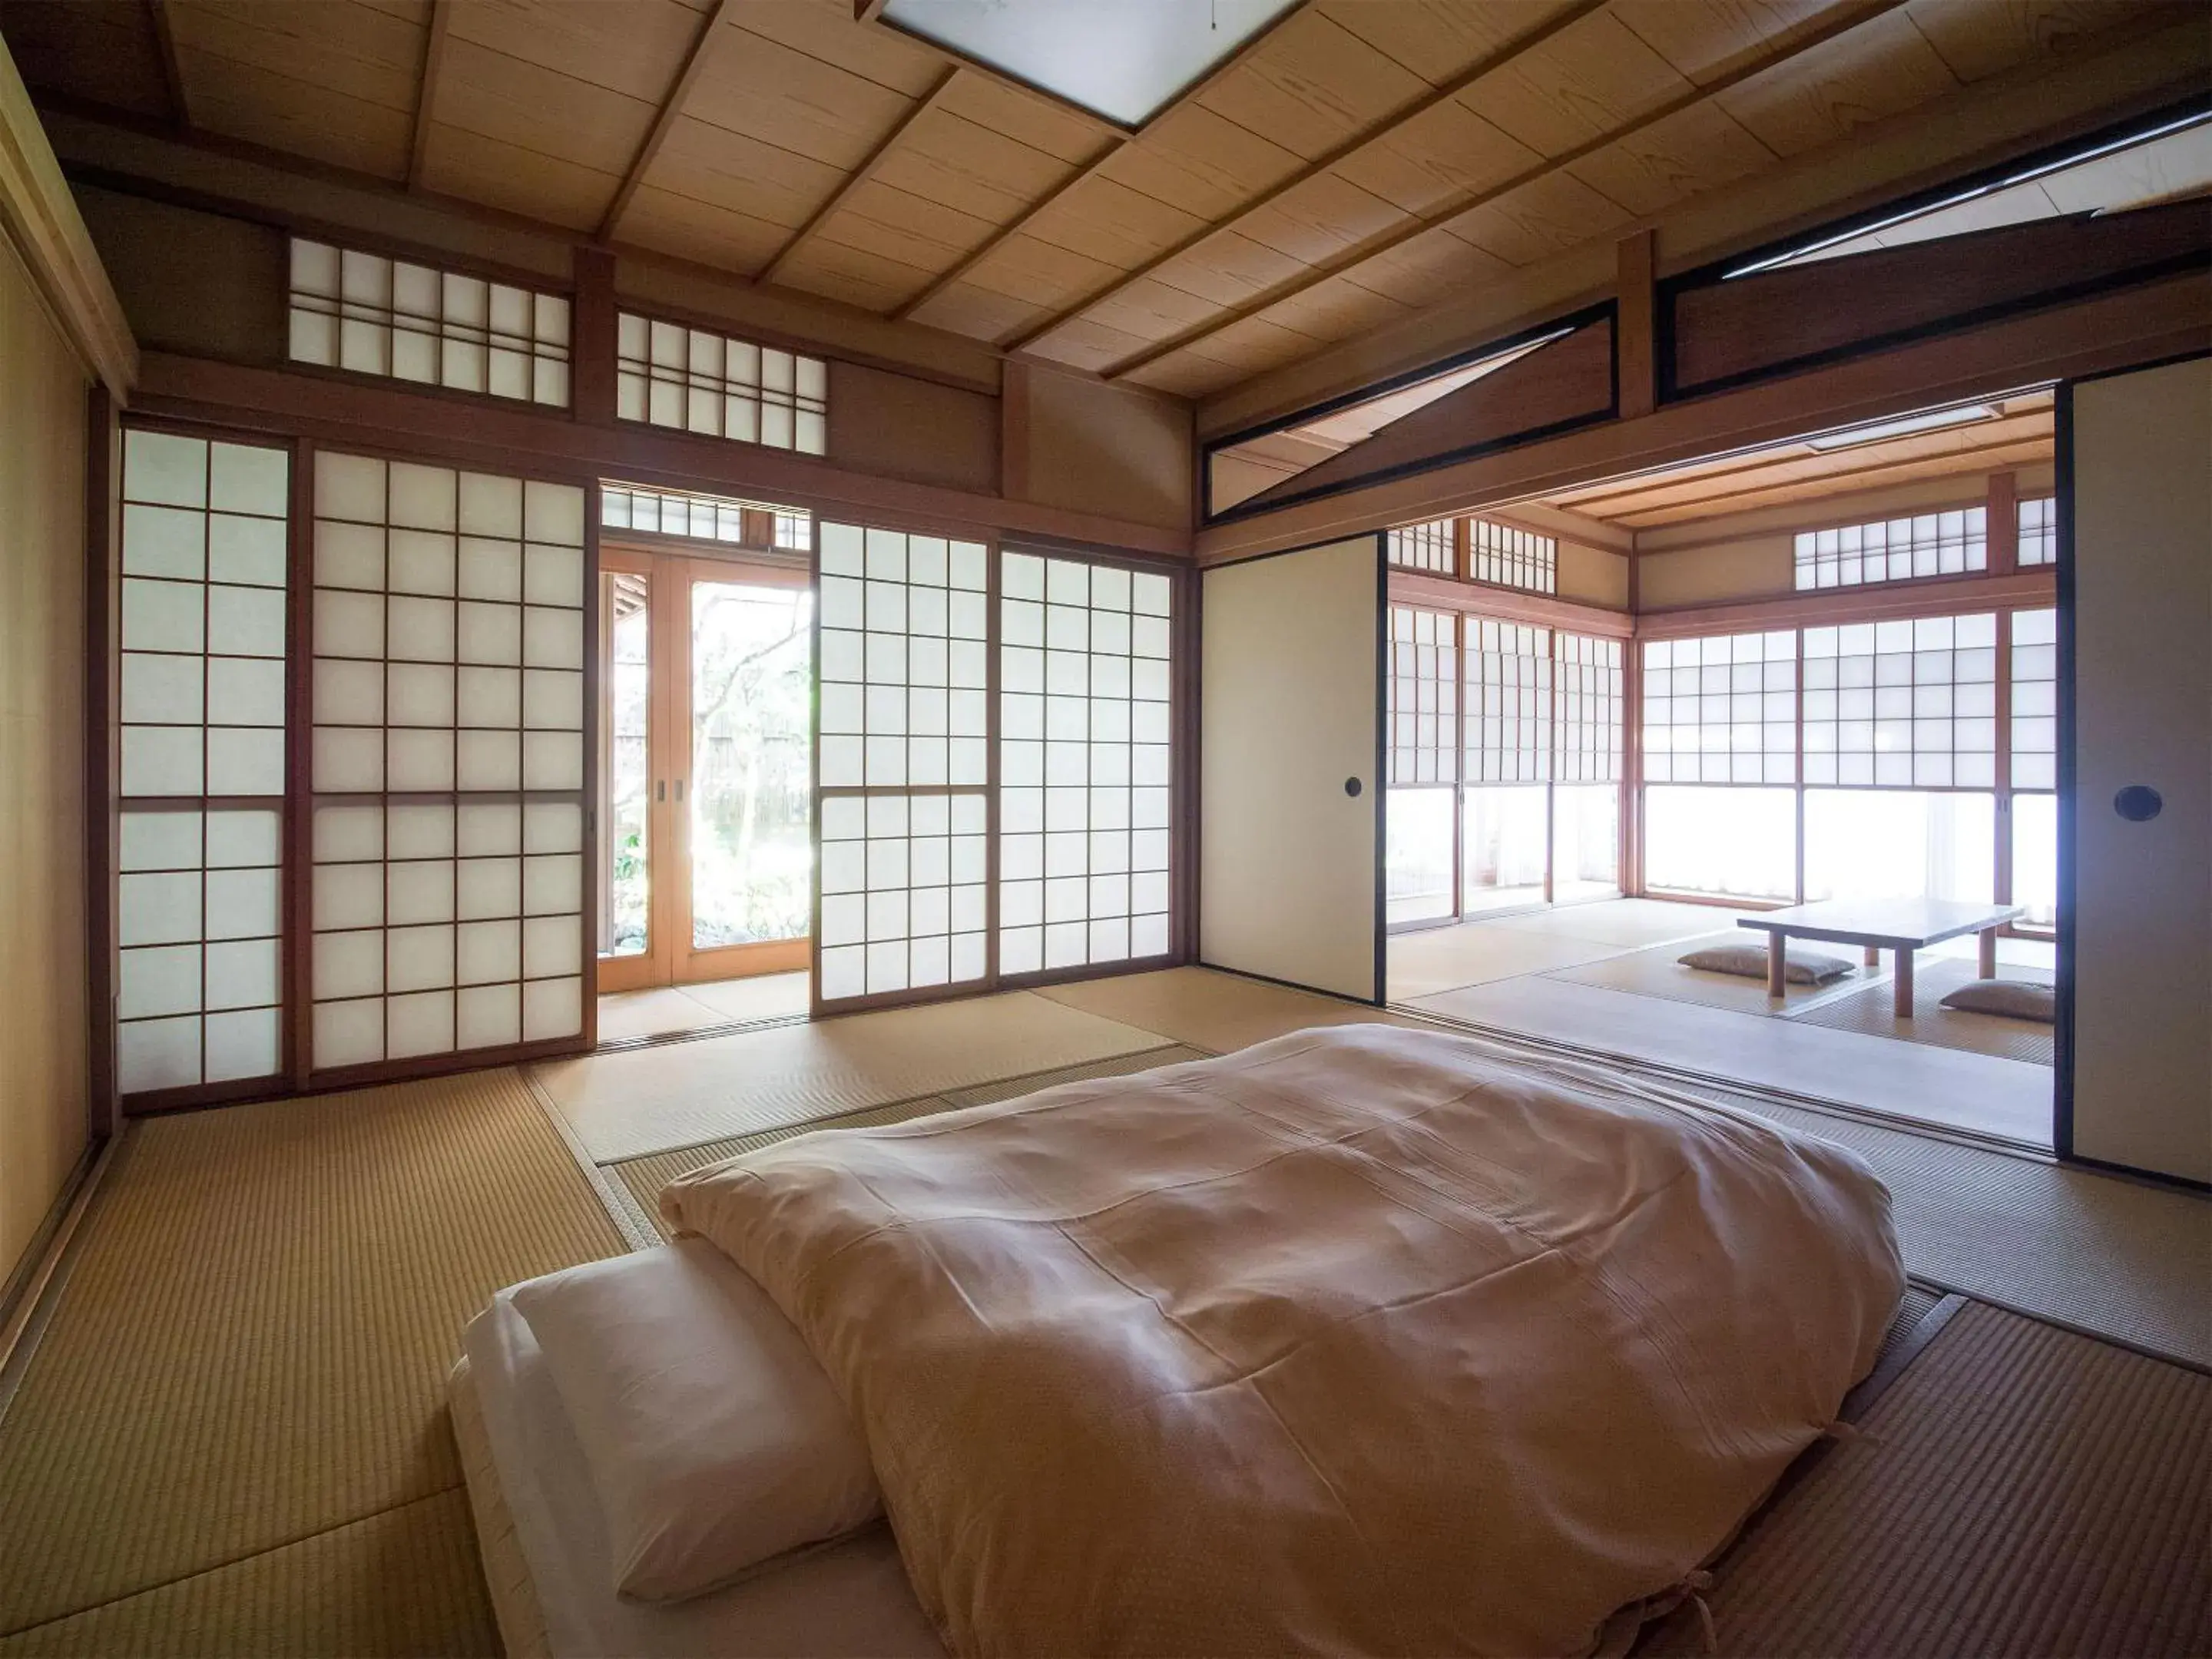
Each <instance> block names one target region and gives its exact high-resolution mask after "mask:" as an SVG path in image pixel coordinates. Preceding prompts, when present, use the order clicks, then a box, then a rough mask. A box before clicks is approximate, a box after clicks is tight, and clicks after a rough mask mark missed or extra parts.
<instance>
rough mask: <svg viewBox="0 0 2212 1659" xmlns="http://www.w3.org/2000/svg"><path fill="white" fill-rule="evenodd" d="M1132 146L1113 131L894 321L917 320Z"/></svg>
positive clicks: (900, 308) (899, 310) (936, 278)
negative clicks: (917, 315) (917, 314)
mask: <svg viewBox="0 0 2212 1659" xmlns="http://www.w3.org/2000/svg"><path fill="white" fill-rule="evenodd" d="M1128 142H1129V135H1128V134H1127V133H1126V132H1122V131H1118V130H1109V131H1108V132H1107V134H1106V142H1105V143H1103V144H1101V145H1100V146H1099V147H1098V149H1096V150H1095V151H1093V152H1092V153H1091V159H1090V160H1089V161H1079V162H1078V163H1077V164H1076V165H1075V166H1074V167H1073V168H1072V169H1070V170H1069V172H1068V173H1067V175H1066V177H1065V178H1063V179H1061V180H1060V182H1059V183H1058V184H1056V185H1054V186H1053V187H1052V188H1051V189H1050V190H1048V191H1046V192H1045V193H1044V194H1043V195H1042V196H1040V197H1037V199H1036V201H1034V202H1032V203H1030V205H1029V206H1027V207H1025V208H1024V209H1023V210H1021V211H1020V212H1019V213H1018V214H1017V215H1015V216H1014V217H1013V218H1012V219H1010V220H1008V221H1007V222H1006V223H1005V224H1003V225H1001V226H1000V227H999V228H997V229H996V230H994V231H993V232H992V233H991V234H989V235H988V236H986V237H985V238H984V239H983V240H981V242H978V243H977V244H976V245H975V247H974V248H973V249H971V250H970V251H969V252H966V253H963V254H962V255H961V256H960V258H959V260H958V262H957V264H954V265H953V266H952V267H951V269H950V270H946V271H945V272H944V273H943V274H942V275H939V276H933V277H932V278H930V280H929V283H928V284H927V286H926V287H924V288H923V289H922V290H921V292H920V293H919V294H917V295H915V296H914V297H913V298H912V299H911V300H908V301H904V302H903V303H902V304H901V305H899V306H898V307H896V309H894V310H893V311H892V313H891V320H892V321H893V322H895V323H902V322H904V321H906V319H908V318H909V317H911V316H913V315H914V313H915V312H917V311H919V310H921V308H922V307H924V306H926V305H927V304H928V303H929V302H930V301H932V300H934V299H935V298H936V297H937V296H938V295H940V294H942V293H944V292H945V289H948V288H951V286H952V285H953V283H957V282H958V281H959V280H960V279H961V278H962V277H963V276H966V275H967V274H968V273H969V271H971V270H975V267H976V266H978V265H980V264H982V263H983V261H984V260H986V259H987V258H990V257H991V256H992V255H993V254H994V253H996V252H998V251H999V250H1000V248H1001V247H1003V246H1006V243H1008V242H1010V241H1012V240H1013V239H1014V238H1015V237H1017V236H1018V235H1020V234H1021V233H1022V232H1024V230H1027V229H1028V228H1030V226H1031V225H1032V224H1034V223H1036V220H1037V217H1038V216H1039V215H1040V214H1042V213H1044V212H1045V211H1046V210H1048V209H1049V208H1050V207H1051V206H1052V204H1054V203H1055V202H1057V201H1059V200H1060V198H1061V197H1064V196H1066V194H1067V192H1068V191H1071V190H1073V189H1074V188H1075V187H1076V186H1077V185H1080V184H1084V183H1085V182H1087V181H1088V180H1090V179H1094V178H1096V177H1097V174H1098V169H1099V168H1101V167H1104V166H1105V165H1106V163H1107V162H1108V161H1111V160H1112V159H1113V158H1114V157H1115V155H1119V154H1120V153H1121V146H1122V145H1124V144H1126V143H1128Z"/></svg>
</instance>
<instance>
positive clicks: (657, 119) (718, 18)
mask: <svg viewBox="0 0 2212 1659" xmlns="http://www.w3.org/2000/svg"><path fill="white" fill-rule="evenodd" d="M731 3H732V0H714V5H713V6H712V7H710V8H709V9H708V12H707V15H706V16H705V17H704V18H702V20H701V21H700V24H699V33H697V34H696V35H695V36H693V37H692V40H691V50H690V52H687V53H685V54H684V67H683V68H682V69H680V70H678V71H677V73H676V82H675V84H674V85H672V86H671V87H670V88H668V95H667V96H666V97H665V98H663V99H662V100H660V111H659V113H658V114H657V115H655V116H654V117H653V127H652V130H651V131H648V132H647V134H646V135H645V142H644V143H641V144H640V145H639V146H638V147H637V154H636V155H634V156H632V157H631V158H630V164H629V172H627V173H624V174H623V181H622V183H621V184H620V185H617V186H616V188H615V193H614V198H613V200H611V201H610V202H609V203H608V204H607V210H606V211H605V213H604V214H602V215H600V216H599V231H598V233H597V234H598V239H599V240H600V241H602V242H605V241H611V240H613V237H614V234H615V228H616V227H617V225H619V224H621V222H622V216H623V214H625V213H627V212H628V211H629V204H630V199H631V198H632V197H635V195H636V194H637V187H638V186H639V185H641V184H642V183H644V182H645V174H646V169H647V168H648V167H651V166H652V165H653V157H654V156H656V155H659V154H660V147H661V146H662V145H663V144H665V143H667V142H668V134H669V130H670V129H671V128H672V127H673V126H675V125H676V118H677V117H678V115H680V114H682V113H683V112H684V100H686V99H688V98H690V95H691V88H693V87H694V86H696V85H697V84H698V80H699V74H700V71H701V70H702V69H704V68H705V67H706V64H707V56H708V53H707V48H708V46H712V45H713V44H714V39H715V37H716V35H717V34H718V33H720V30H721V27H722V20H723V19H724V18H725V17H726V16H728V15H729V12H730V6H731Z"/></svg>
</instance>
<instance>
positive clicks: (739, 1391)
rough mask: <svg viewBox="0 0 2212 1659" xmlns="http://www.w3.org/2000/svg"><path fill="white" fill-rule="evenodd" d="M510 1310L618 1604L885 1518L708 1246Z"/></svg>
mask: <svg viewBox="0 0 2212 1659" xmlns="http://www.w3.org/2000/svg"><path fill="white" fill-rule="evenodd" d="M513 1298H514V1305H515V1307H516V1309H517V1310H519V1311H520V1313H521V1315H522V1316H523V1318H524V1319H526V1321H528V1322H529V1324H530V1329H531V1332H532V1334H533V1335H534V1336H535V1337H536V1338H537V1339H538V1346H539V1347H540V1348H541V1349H542V1350H544V1357H545V1364H546V1369H547V1370H548V1371H549V1372H550V1374H551V1376H552V1378H553V1385H554V1387H555V1388H556V1389H557V1390H558V1391H559V1393H560V1395H561V1403H562V1406H563V1407H565V1408H566V1410H567V1412H568V1420H569V1422H570V1424H571V1425H573V1426H574V1429H575V1431H576V1439H577V1441H578V1442H579V1443H580V1445H581V1446H582V1448H583V1452H584V1461H585V1463H586V1466H587V1467H588V1468H589V1469H590V1471H591V1477H592V1487H593V1489H594V1490H595V1491H596V1492H598V1494H599V1508H600V1510H601V1512H602V1513H603V1514H604V1515H605V1517H606V1525H607V1538H608V1541H609V1543H610V1544H611V1546H612V1553H613V1568H614V1583H615V1588H616V1589H617V1590H619V1591H620V1592H621V1593H622V1594H623V1595H631V1596H637V1597H641V1598H642V1599H644V1600H647V1601H680V1600H682V1599H683V1598H684V1597H685V1596H690V1595H700V1594H702V1592H704V1591H707V1590H710V1589H716V1588H718V1587H719V1586H720V1585H723V1584H726V1583H729V1582H730V1581H731V1580H732V1579H733V1578H735V1577H738V1575H740V1574H742V1573H744V1571H746V1570H747V1569H749V1568H751V1567H754V1566H757V1565H759V1564H760V1563H762V1562H763V1561H766V1560H768V1559H770V1558H771V1557H774V1556H777V1555H781V1554H783V1553H785V1552H786V1551H789V1550H795V1549H799V1548H802V1547H805V1546H807V1545H811V1544H818V1543H823V1542H825V1541H828V1540H829V1539H832V1538H836V1537H838V1536H841V1535H842V1534H845V1533H848V1532H851V1531H853V1530H854V1528H858V1527H861V1526H865V1525H866V1523H867V1522H870V1521H872V1520H873V1519H874V1518H875V1517H876V1516H878V1515H880V1514H881V1513H882V1512H883V1494H882V1493H881V1492H879V1491H878V1489H877V1486H876V1477H875V1470H874V1469H873V1468H872V1467H871V1465H870V1463H869V1462H868V1451H867V1447H866V1444H865V1443H863V1442H862V1440H861V1438H860V1434H859V1432H858V1431H856V1430H855V1429H854V1426H853V1422H852V1419H851V1418H850V1416H849V1415H848V1413H846V1410H845V1407H844V1402H843V1401H841V1400H840V1399H839V1398H838V1397H837V1393H836V1389H833V1388H832V1387H831V1386H830V1383H829V1377H828V1376H826V1375H824V1374H823V1370H822V1368H821V1367H820V1366H819V1365H817V1364H815V1362H814V1358H813V1356H812V1355H811V1354H810V1353H809V1352H807V1350H806V1345H805V1340H803V1339H802V1338H801V1337H800V1336H799V1332H798V1330H797V1329H796V1328H794V1327H793V1325H792V1323H791V1322H790V1321H789V1320H787V1319H786V1318H785V1317H784V1316H783V1314H782V1312H781V1310H779V1309H778V1308H777V1307H776V1305H775V1303H774V1302H773V1301H771V1300H770V1299H769V1295H768V1292H766V1291H763V1290H762V1289H761V1287H760V1286H759V1285H757V1284H755V1283H754V1282H753V1280H752V1279H751V1278H750V1276H749V1275H748V1274H746V1273H744V1272H743V1271H742V1270H741V1269H740V1268H738V1267H737V1266H736V1264H734V1263H733V1262H732V1261H730V1260H729V1258H728V1257H726V1256H725V1255H723V1254H722V1253H721V1252H720V1250H718V1249H715V1248H714V1246H713V1245H711V1244H709V1243H707V1242H706V1240H704V1239H701V1238H687V1239H684V1240H681V1241H680V1242H678V1243H675V1244H671V1245H669V1246H667V1247H665V1248H664V1249H654V1250H645V1251H641V1252H639V1253H638V1254H636V1255H626V1256H622V1257H618V1258H617V1259H616V1260H614V1261H595V1262H592V1263H591V1264H590V1265H589V1266H586V1267H575V1268H571V1269H570V1270H568V1272H566V1273H553V1274H550V1275H549V1276H548V1277H546V1278H544V1279H532V1280H531V1281H530V1282H529V1283H528V1284H526V1285H518V1286H517V1287H516V1288H515V1290H514V1291H513Z"/></svg>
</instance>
